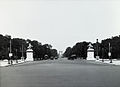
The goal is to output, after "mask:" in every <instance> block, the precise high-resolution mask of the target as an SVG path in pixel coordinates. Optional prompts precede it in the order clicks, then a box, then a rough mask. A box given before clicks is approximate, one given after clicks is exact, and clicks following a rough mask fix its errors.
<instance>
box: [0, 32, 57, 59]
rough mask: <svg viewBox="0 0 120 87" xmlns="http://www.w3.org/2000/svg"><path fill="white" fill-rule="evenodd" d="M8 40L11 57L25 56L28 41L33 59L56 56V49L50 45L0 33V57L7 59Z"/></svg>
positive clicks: (8, 50)
mask: <svg viewBox="0 0 120 87" xmlns="http://www.w3.org/2000/svg"><path fill="white" fill-rule="evenodd" d="M10 40H11V52H12V53H13V56H12V59H21V57H22V56H24V57H25V58H26V50H27V47H28V46H29V43H31V45H32V49H33V57H34V60H40V59H45V55H47V58H51V57H58V52H57V50H56V49H52V45H50V44H43V45H42V43H40V42H38V41H36V40H33V41H31V40H30V39H27V40H25V39H22V38H12V39H11V36H10V35H5V36H3V35H2V34H0V59H9V52H10Z"/></svg>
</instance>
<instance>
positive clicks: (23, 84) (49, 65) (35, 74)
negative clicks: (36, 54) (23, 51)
mask: <svg viewBox="0 0 120 87" xmlns="http://www.w3.org/2000/svg"><path fill="white" fill-rule="evenodd" d="M0 87H120V66H115V65H109V64H102V63H96V62H93V61H85V60H79V59H77V60H73V61H72V60H67V59H59V60H46V61H34V62H27V63H24V64H19V65H14V66H9V67H2V68H0Z"/></svg>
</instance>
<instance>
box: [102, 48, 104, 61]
mask: <svg viewBox="0 0 120 87" xmlns="http://www.w3.org/2000/svg"><path fill="white" fill-rule="evenodd" d="M102 62H104V48H102Z"/></svg>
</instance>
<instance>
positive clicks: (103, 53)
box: [64, 36, 120, 59]
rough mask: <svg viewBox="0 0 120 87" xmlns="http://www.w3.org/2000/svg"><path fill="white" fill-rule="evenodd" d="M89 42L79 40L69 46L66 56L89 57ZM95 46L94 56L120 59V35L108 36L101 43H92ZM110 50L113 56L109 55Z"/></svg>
mask: <svg viewBox="0 0 120 87" xmlns="http://www.w3.org/2000/svg"><path fill="white" fill-rule="evenodd" d="M88 45H89V42H78V43H76V45H74V46H73V47H68V48H67V49H66V51H65V52H64V57H70V56H71V55H74V54H75V55H76V56H77V57H79V58H84V59H86V58H87V49H88ZM92 45H93V48H94V57H96V56H99V57H100V58H102V59H109V58H111V59H120V36H115V37H112V38H107V39H104V40H102V41H101V43H99V42H98V41H97V42H96V43H92ZM109 51H110V52H111V57H109V56H108V53H109Z"/></svg>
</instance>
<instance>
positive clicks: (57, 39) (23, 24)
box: [0, 0, 120, 50]
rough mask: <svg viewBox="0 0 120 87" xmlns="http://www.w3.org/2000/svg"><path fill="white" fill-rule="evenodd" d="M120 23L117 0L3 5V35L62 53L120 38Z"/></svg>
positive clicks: (0, 18) (39, 0)
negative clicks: (86, 43) (88, 43)
mask: <svg viewBox="0 0 120 87" xmlns="http://www.w3.org/2000/svg"><path fill="white" fill-rule="evenodd" d="M119 23H120V2H119V1H117V0H116V1H114V0H106V1H103V0H102V1H98V0H89V1H88V0H85V1H83V0H80V1H79V0H75V1H72V0H65V1H63V0H61V1H58V0H57V1H56V0H50V1H48V0H35V1H34V0H30V1H28V0H25V1H23V0H22V1H21V0H12V1H9V0H3V1H2V0H1V1H0V33H1V34H10V35H12V36H13V37H21V38H25V39H27V38H30V39H32V40H34V39H36V40H38V41H40V42H42V43H49V44H52V45H53V47H54V48H57V49H58V50H64V49H65V48H66V47H67V46H73V45H74V44H75V43H76V42H79V41H91V42H95V40H96V39H97V38H98V39H99V40H102V39H106V38H109V37H111V36H114V35H119V34H120V29H119V28H120V24H119Z"/></svg>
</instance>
